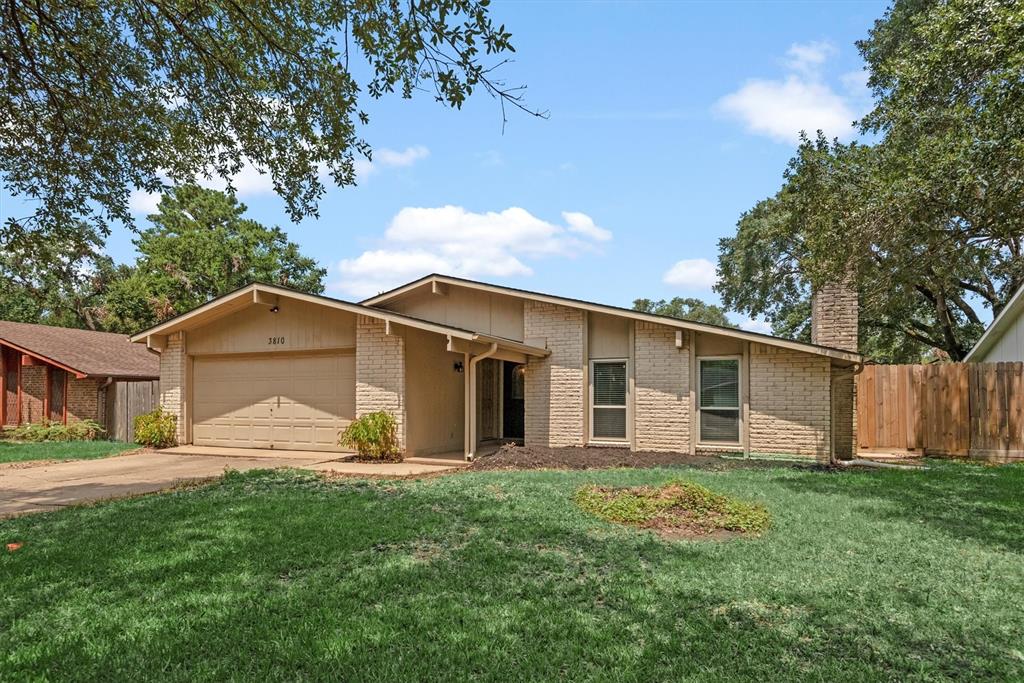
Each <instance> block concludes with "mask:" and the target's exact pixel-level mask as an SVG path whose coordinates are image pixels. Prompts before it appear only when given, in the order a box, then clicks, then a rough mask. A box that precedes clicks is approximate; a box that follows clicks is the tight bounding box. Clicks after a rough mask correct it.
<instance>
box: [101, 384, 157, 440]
mask: <svg viewBox="0 0 1024 683" xmlns="http://www.w3.org/2000/svg"><path fill="white" fill-rule="evenodd" d="M158 405H160V380H157V379H154V380H117V381H115V382H113V383H111V385H110V386H108V387H107V405H106V412H105V414H104V422H105V424H104V426H103V428H104V429H106V430H107V438H108V439H111V440H113V441H133V440H134V439H135V418H136V417H137V416H139V415H142V414H143V413H148V412H149V411H151V410H154V409H155V408H156V407H157V406H158Z"/></svg>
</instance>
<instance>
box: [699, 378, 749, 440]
mask: <svg viewBox="0 0 1024 683" xmlns="http://www.w3.org/2000/svg"><path fill="white" fill-rule="evenodd" d="M699 363H700V365H699V367H700V380H699V388H700V393H699V396H698V401H697V402H698V408H699V411H700V441H701V443H730V444H732V443H739V441H740V361H739V359H738V358H701V359H700V361H699Z"/></svg>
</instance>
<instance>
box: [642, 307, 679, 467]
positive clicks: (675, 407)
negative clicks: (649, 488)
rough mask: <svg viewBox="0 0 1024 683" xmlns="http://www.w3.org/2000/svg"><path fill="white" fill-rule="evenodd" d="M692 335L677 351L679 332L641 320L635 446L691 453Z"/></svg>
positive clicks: (648, 449)
mask: <svg viewBox="0 0 1024 683" xmlns="http://www.w3.org/2000/svg"><path fill="white" fill-rule="evenodd" d="M689 343H690V334H689V333H684V334H683V348H681V349H677V348H676V330H675V329H674V328H671V327H666V326H665V325H657V324H655V323H649V322H643V321H637V322H636V334H635V335H634V365H635V367H634V375H635V378H636V380H635V391H634V397H633V447H634V449H635V450H639V451H678V452H683V453H686V452H688V451H689V450H690V425H691V422H690V352H689Z"/></svg>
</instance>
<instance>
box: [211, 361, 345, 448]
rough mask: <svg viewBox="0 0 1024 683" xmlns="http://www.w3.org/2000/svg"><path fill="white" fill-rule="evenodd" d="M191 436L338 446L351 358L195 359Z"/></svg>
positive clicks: (234, 442) (217, 441)
mask: <svg viewBox="0 0 1024 683" xmlns="http://www.w3.org/2000/svg"><path fill="white" fill-rule="evenodd" d="M193 404H194V408H193V413H194V419H193V427H192V440H193V442H194V443H195V444H197V445H206V446H229V447H230V446H235V447H248V448H280V449H293V450H295V449H298V450H325V451H337V450H341V449H340V447H339V446H338V445H337V439H338V433H339V432H340V431H341V430H342V429H344V428H345V427H346V426H347V425H348V424H349V422H350V421H351V420H352V419H354V416H355V358H354V356H352V355H351V354H349V355H337V356H288V355H277V356H268V357H264V358H252V357H245V358H230V357H220V358H202V357H200V358H196V359H195V362H194V364H193Z"/></svg>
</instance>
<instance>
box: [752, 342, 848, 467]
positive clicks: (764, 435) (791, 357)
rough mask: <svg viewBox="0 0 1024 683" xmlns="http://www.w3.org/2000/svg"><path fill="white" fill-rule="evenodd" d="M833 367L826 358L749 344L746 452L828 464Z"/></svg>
mask: <svg viewBox="0 0 1024 683" xmlns="http://www.w3.org/2000/svg"><path fill="white" fill-rule="evenodd" d="M830 383H831V363H830V361H829V359H828V358H826V357H824V356H816V355H812V354H809V353H801V352H799V351H791V350H789V349H782V348H778V347H772V346H767V345H765V344H751V345H750V431H749V434H750V450H751V452H753V453H780V454H795V455H809V456H814V457H815V458H817V459H819V460H822V461H827V460H828V459H829V451H830V447H831V434H830V429H831V412H832V411H831V408H830V405H831V395H830V393H831V389H830Z"/></svg>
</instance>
